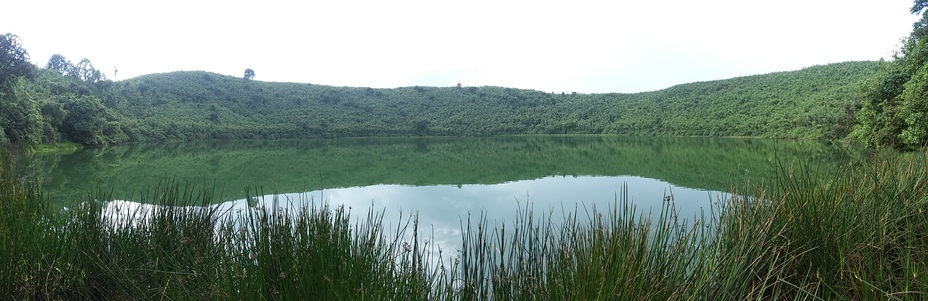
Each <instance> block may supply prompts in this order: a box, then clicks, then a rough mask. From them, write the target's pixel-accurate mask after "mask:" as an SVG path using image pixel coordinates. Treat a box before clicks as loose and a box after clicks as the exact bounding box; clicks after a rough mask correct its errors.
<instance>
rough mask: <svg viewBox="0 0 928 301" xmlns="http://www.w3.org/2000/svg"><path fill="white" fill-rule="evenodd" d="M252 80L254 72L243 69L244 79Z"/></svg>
mask: <svg viewBox="0 0 928 301" xmlns="http://www.w3.org/2000/svg"><path fill="white" fill-rule="evenodd" d="M253 78H255V71H254V70H251V68H249V69H245V79H246V80H251V79H253Z"/></svg>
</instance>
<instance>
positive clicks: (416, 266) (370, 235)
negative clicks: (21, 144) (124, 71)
mask: <svg viewBox="0 0 928 301" xmlns="http://www.w3.org/2000/svg"><path fill="white" fill-rule="evenodd" d="M3 170H4V171H6V170H9V168H4V169H3ZM779 170H780V173H779V174H778V176H777V182H776V183H774V184H773V185H772V186H770V187H741V189H743V190H744V191H748V190H747V189H751V190H750V191H762V192H761V193H753V194H751V195H744V194H739V193H738V190H737V189H733V192H734V193H732V195H731V197H730V198H726V199H719V200H717V201H718V202H717V204H716V205H715V206H713V207H712V208H707V209H706V211H705V212H704V213H702V214H700V215H698V216H693V217H681V216H679V215H678V214H677V212H676V210H675V208H674V201H673V198H672V196H671V197H670V198H669V199H668V201H666V202H664V203H663V204H664V205H663V207H662V208H661V211H660V214H659V215H658V216H657V217H656V218H651V216H652V215H651V214H650V213H649V212H640V211H639V210H638V209H636V207H635V205H634V204H633V203H632V202H631V201H630V200H629V197H628V196H627V195H625V194H624V193H620V194H618V195H617V196H616V200H615V204H614V205H613V206H611V207H609V208H586V207H575V208H574V209H572V210H564V209H561V210H559V211H555V210H545V211H544V212H546V213H545V214H536V212H535V211H534V210H533V208H532V207H531V205H526V206H525V207H522V208H520V209H519V211H518V214H517V218H515V219H513V220H510V221H490V220H488V219H487V218H486V216H485V215H483V214H479V213H477V214H478V215H476V216H475V217H473V218H471V217H468V218H466V219H464V220H462V221H461V230H462V239H461V244H460V245H459V246H457V247H456V248H455V250H447V251H446V250H439V249H436V248H437V246H436V245H434V244H432V243H430V242H431V241H433V238H434V237H432V236H431V235H430V234H426V233H427V232H428V231H423V230H422V229H421V228H420V225H419V224H418V222H417V219H416V217H415V216H414V215H413V216H410V217H408V218H406V219H402V220H403V221H402V222H400V223H399V224H397V225H386V224H385V222H384V219H383V216H384V212H383V211H380V212H377V211H368V213H367V215H366V216H363V217H362V218H360V219H355V218H352V216H351V212H350V210H349V209H346V208H344V207H340V206H335V207H332V206H330V205H328V204H325V203H321V204H318V205H314V206H313V207H306V208H294V207H292V206H285V207H281V208H280V209H277V208H276V207H274V208H264V209H261V208H248V209H244V210H240V211H233V210H230V209H228V208H222V207H217V206H205V205H204V204H209V203H210V202H211V201H212V199H213V198H215V197H216V196H215V195H213V194H212V193H211V190H210V189H203V188H196V187H190V186H182V185H179V184H177V183H167V184H166V185H164V186H162V187H158V188H157V189H155V191H154V192H153V193H151V194H150V195H148V196H146V197H147V199H145V200H144V201H145V202H147V203H150V204H155V205H152V206H145V207H142V206H135V207H125V208H116V209H114V207H113V204H114V203H109V205H107V204H106V203H102V202H96V201H93V199H105V195H98V196H96V197H94V198H90V199H88V200H87V201H86V202H84V203H83V205H82V206H79V207H76V208H71V209H69V210H63V211H58V210H52V209H50V208H49V207H48V205H47V204H48V202H47V201H46V200H45V199H44V197H43V195H42V194H41V191H39V190H38V189H36V188H35V186H33V185H30V184H28V183H24V182H22V181H19V180H16V179H14V178H13V177H11V176H9V173H8V172H6V173H3V176H2V177H0V269H2V270H0V298H6V299H15V300H30V299H39V300H64V299H67V300H73V299H95V300H152V299H157V300H167V299H175V300H189V299H203V300H230V299H231V300H266V299H277V300H287V299H318V300H872V299H876V300H924V299H926V298H928V279H926V278H925V274H924V273H925V272H926V271H928V183H926V181H928V154H908V155H899V154H894V153H880V154H877V155H874V157H873V158H872V160H871V163H868V164H862V165H860V166H853V167H852V166H849V167H847V169H846V170H843V171H842V172H840V173H836V174H830V175H823V174H818V173H816V172H815V171H812V170H807V169H804V168H803V167H801V166H800V167H796V168H792V167H787V166H783V167H781V168H780V169H779ZM619 190H620V191H624V189H622V188H620V189H619ZM256 194H259V193H256ZM279 201H281V202H288V201H289V200H279ZM251 203H255V202H251ZM301 203H302V202H301ZM283 208H291V209H283ZM113 210H118V212H120V214H114V211H113ZM126 212H128V213H129V214H122V213H126ZM388 228H389V229H393V230H386V229H388Z"/></svg>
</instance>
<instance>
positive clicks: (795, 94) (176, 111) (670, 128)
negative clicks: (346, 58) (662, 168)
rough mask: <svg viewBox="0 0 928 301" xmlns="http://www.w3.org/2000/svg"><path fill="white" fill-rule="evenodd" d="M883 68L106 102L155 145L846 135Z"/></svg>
mask: <svg viewBox="0 0 928 301" xmlns="http://www.w3.org/2000/svg"><path fill="white" fill-rule="evenodd" d="M877 69H878V66H877V63H874V62H848V63H840V64H831V65H825V66H815V67H810V68H806V69H803V70H800V71H792V72H779V73H773V74H766V75H757V76H747V77H739V78H733V79H727V80H718V81H711V82H699V83H691V84H684V85H679V86H675V87H671V88H668V89H665V90H660V91H655V92H646V93H636V94H574V93H571V94H566V93H565V94H555V93H545V92H540V91H534V90H520V89H511V88H503V87H441V88H438V87H404V88H395V89H371V88H350V87H331V86H321V85H310V84H296V83H272V82H260V81H252V80H245V79H242V78H236V77H230V76H224V75H219V74H214V73H208V72H201V71H185V72H172V73H165V74H152V75H146V76H142V77H138V78H134V79H131V80H126V81H121V82H117V83H115V84H113V85H112V86H111V87H109V88H108V89H107V90H106V91H105V93H102V95H101V96H100V98H101V99H102V100H103V102H104V103H105V104H106V105H107V106H108V107H111V108H113V109H114V110H115V111H116V112H119V113H120V114H123V115H125V116H126V117H128V118H129V119H131V120H138V121H139V122H140V123H141V124H142V125H143V128H144V132H145V133H146V136H147V137H148V138H151V139H156V140H157V139H191V138H195V139H200V138H218V139H222V138H303V137H343V136H397V135H463V136H486V135H501V134H553V133H558V134H562V133H568V134H588V133H595V134H599V133H607V134H624V135H661V136H664V135H666V136H762V137H808V138H839V137H844V136H845V135H846V134H847V132H848V131H849V130H850V127H851V126H852V125H853V122H854V119H853V113H854V111H855V110H856V109H855V108H854V106H855V105H856V104H857V103H858V100H857V97H858V96H857V92H858V90H859V88H858V87H859V83H860V82H861V81H862V80H864V79H866V78H868V77H871V76H872V75H873V74H875V72H876V70H877Z"/></svg>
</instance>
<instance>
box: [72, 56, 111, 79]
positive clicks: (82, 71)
mask: <svg viewBox="0 0 928 301" xmlns="http://www.w3.org/2000/svg"><path fill="white" fill-rule="evenodd" d="M75 67H76V68H75V69H76V70H77V75H78V77H80V78H81V79H82V80H84V81H85V82H91V83H95V82H98V81H103V80H106V75H104V74H103V72H100V70H97V68H94V67H93V63H91V62H90V60H88V59H83V60H81V61H80V62H79V63H77V66H75Z"/></svg>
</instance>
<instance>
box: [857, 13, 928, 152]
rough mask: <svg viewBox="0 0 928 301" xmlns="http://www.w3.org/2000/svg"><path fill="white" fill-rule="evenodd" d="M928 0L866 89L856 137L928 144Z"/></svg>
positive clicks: (875, 142) (905, 144) (888, 143)
mask: <svg viewBox="0 0 928 301" xmlns="http://www.w3.org/2000/svg"><path fill="white" fill-rule="evenodd" d="M926 8H928V0H915V3H914V4H913V5H912V8H911V10H910V12H911V13H913V14H917V15H918V14H920V15H922V18H921V20H919V21H918V22H916V23H915V24H913V29H912V33H911V34H910V35H909V37H908V38H907V39H906V40H905V41H904V42H903V45H902V47H901V49H899V50H898V51H897V52H896V53H895V54H894V56H893V60H892V61H891V62H889V63H886V64H882V68H880V71H879V73H878V74H877V75H876V76H874V77H873V78H871V79H870V80H868V81H867V83H866V84H865V85H864V88H863V96H864V97H863V99H864V102H863V107H862V109H861V111H860V114H859V116H858V119H859V126H858V127H857V128H856V129H855V131H854V136H855V137H857V138H859V139H861V140H863V141H865V142H867V143H868V144H869V145H872V146H889V147H896V148H916V147H924V146H925V145H928V9H926Z"/></svg>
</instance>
